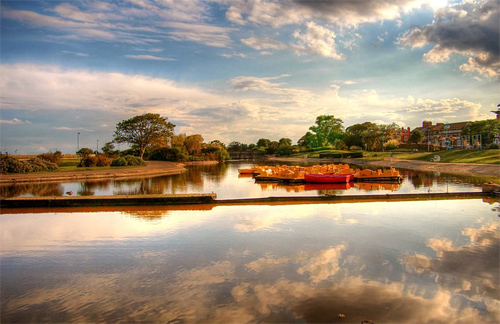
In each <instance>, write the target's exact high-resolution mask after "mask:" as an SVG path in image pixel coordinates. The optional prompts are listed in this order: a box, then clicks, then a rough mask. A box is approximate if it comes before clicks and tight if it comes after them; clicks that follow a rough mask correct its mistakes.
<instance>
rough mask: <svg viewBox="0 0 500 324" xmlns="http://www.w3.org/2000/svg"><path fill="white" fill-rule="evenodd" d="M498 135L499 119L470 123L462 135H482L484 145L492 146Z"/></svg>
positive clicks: (499, 130)
mask: <svg viewBox="0 0 500 324" xmlns="http://www.w3.org/2000/svg"><path fill="white" fill-rule="evenodd" d="M498 133H500V120H498V119H487V120H479V121H476V122H472V123H468V124H467V126H465V128H464V130H463V131H462V135H468V136H477V135H481V139H482V141H483V145H488V144H491V143H492V142H493V140H494V139H495V136H497V135H498Z"/></svg>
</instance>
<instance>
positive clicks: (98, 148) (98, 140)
mask: <svg viewBox="0 0 500 324" xmlns="http://www.w3.org/2000/svg"><path fill="white" fill-rule="evenodd" d="M96 152H97V153H99V140H97V151H96Z"/></svg>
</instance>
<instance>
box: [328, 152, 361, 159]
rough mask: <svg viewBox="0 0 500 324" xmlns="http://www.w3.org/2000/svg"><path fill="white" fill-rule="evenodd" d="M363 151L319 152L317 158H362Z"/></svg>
mask: <svg viewBox="0 0 500 324" xmlns="http://www.w3.org/2000/svg"><path fill="white" fill-rule="evenodd" d="M362 157H363V152H346V153H320V154H319V158H320V159H322V158H332V159H340V158H353V159H355V158H362Z"/></svg>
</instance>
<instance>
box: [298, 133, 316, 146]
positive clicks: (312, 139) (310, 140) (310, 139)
mask: <svg viewBox="0 0 500 324" xmlns="http://www.w3.org/2000/svg"><path fill="white" fill-rule="evenodd" d="M297 144H299V145H300V146H303V147H307V148H309V149H312V148H313V147H318V146H319V144H318V138H317V137H316V135H315V134H313V133H311V132H307V133H306V134H305V135H304V136H302V137H301V138H300V139H299V140H298V141H297Z"/></svg>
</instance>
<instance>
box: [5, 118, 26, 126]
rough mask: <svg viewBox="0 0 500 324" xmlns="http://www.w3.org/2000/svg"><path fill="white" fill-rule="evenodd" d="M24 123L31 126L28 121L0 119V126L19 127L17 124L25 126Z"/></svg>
mask: <svg viewBox="0 0 500 324" xmlns="http://www.w3.org/2000/svg"><path fill="white" fill-rule="evenodd" d="M25 123H29V124H31V123H30V122H28V121H25V122H23V121H22V120H20V119H17V118H12V119H11V120H5V119H0V124H8V125H19V124H25Z"/></svg>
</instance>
